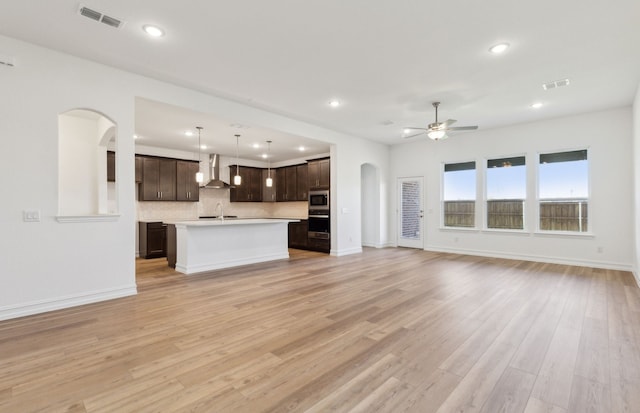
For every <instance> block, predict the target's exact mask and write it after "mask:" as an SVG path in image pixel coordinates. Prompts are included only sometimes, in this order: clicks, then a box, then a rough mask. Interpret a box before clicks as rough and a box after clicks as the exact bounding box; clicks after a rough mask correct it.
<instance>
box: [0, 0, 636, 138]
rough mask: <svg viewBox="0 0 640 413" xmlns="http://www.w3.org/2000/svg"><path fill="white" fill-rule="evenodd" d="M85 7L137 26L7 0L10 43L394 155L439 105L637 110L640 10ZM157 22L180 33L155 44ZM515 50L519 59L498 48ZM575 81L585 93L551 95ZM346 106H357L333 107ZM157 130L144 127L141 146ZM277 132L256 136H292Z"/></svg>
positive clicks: (476, 117) (504, 115)
mask: <svg viewBox="0 0 640 413" xmlns="http://www.w3.org/2000/svg"><path fill="white" fill-rule="evenodd" d="M84 4H85V5H86V6H88V7H90V8H93V9H95V10H98V11H101V12H104V13H106V14H108V15H111V16H114V17H118V18H121V19H123V20H125V21H126V24H125V25H124V27H123V28H121V29H113V28H111V27H108V26H106V25H103V24H100V23H97V22H94V21H91V20H89V19H87V18H85V17H81V16H79V15H78V14H77V10H78V6H79V3H78V2H77V1H73V0H56V1H51V0H30V1H20V2H18V1H4V2H2V3H0V33H1V34H4V35H7V36H10V37H15V38H18V39H23V40H26V41H29V42H33V43H36V44H40V45H43V46H46V47H50V48H53V49H57V50H61V51H64V52H68V53H70V54H73V55H77V56H81V57H85V58H88V59H91V60H94V61H98V62H102V63H105V64H108V65H111V66H114V67H118V68H122V69H125V70H129V71H132V72H136V73H140V74H143V75H147V76H150V77H153V78H157V79H160V80H164V81H168V82H172V83H175V84H179V85H183V86H187V87H190V88H193V89H196V90H200V91H204V92H207V93H211V94H215V95H218V96H222V97H226V98H230V99H233V100H236V101H239V102H243V103H245V104H248V105H252V106H255V107H259V108H263V109H266V110H269V111H272V112H276V113H280V114H285V115H287V116H290V117H292V118H295V119H299V120H303V121H307V122H310V123H313V124H316V125H320V126H324V127H326V128H330V129H333V130H336V131H340V132H345V133H348V134H351V135H354V136H359V137H363V138H367V139H371V140H375V141H379V142H384V143H387V144H396V143H401V142H403V141H405V142H406V140H404V139H403V138H402V128H403V126H407V125H408V126H425V125H426V124H427V123H429V122H432V121H433V116H434V114H433V108H432V107H431V102H433V101H436V100H437V101H441V102H442V106H441V108H440V118H441V119H447V118H454V119H457V120H458V124H456V125H455V126H458V125H479V126H480V128H481V129H488V128H494V127H499V126H504V125H509V124H514V123H521V122H528V121H535V120H539V119H543V118H552V117H558V116H564V115H570V114H575V113H582V112H588V111H594V110H600V109H606V108H614V107H622V106H628V105H630V104H631V103H632V99H633V96H634V94H635V91H636V89H637V87H638V82H639V81H640V25H639V24H638V21H640V1H638V0H612V1H608V2H604V1H597V0H593V1H591V0H589V1H584V0H563V1H557V0H538V1H527V2H522V1H505V0H484V1H465V0H449V1H435V0H394V1H391V0H367V1H365V0H349V1H344V0H322V1H318V0H306V1H300V0H271V1H258V0H253V1H251V0H244V1H233V2H232V1H220V0H207V1H205V0H192V1H189V2H179V1H169V0H136V1H129V0H87V1H85V2H84ZM148 23H153V24H157V25H159V26H161V27H162V28H163V29H164V30H165V31H166V36H164V37H163V38H160V39H150V38H148V37H147V36H146V34H144V33H143V31H142V29H141V27H142V26H143V25H144V24H148ZM503 41H505V42H509V43H510V44H511V48H510V49H509V50H508V51H507V53H505V54H504V55H501V56H495V55H492V54H490V53H489V52H488V48H489V47H490V46H491V45H493V44H495V43H498V42H503ZM1 53H2V51H1V50H0V54H1ZM563 78H569V79H570V81H571V84H570V86H568V87H564V88H560V89H554V90H549V91H544V90H543V89H542V87H541V85H542V84H543V83H546V82H549V81H553V80H557V79H563ZM334 98H337V99H339V100H340V101H342V102H343V105H342V107H340V108H337V109H334V108H331V107H329V106H328V102H329V101H330V100H331V99H334ZM535 101H541V102H543V103H544V104H545V106H543V107H542V108H541V109H538V110H533V109H531V108H530V107H529V105H530V104H531V103H533V102H535ZM150 105H151V106H154V105H153V103H150ZM176 118H180V116H179V115H176ZM155 119H158V118H157V117H156V118H155ZM154 121H155V120H154ZM216 121H220V122H222V124H223V125H226V126H225V127H226V128H227V129H226V130H225V131H224V133H221V134H222V135H225V136H226V138H228V139H230V140H234V138H233V134H234V133H235V131H233V130H230V129H229V123H228V120H215V119H212V120H211V122H212V124H215V122H216ZM192 123H193V122H192ZM193 126H195V125H193ZM203 126H205V127H206V129H205V131H207V133H208V131H211V132H212V133H213V132H214V130H213V128H214V127H213V126H208V125H203ZM150 127H152V125H149V124H148V122H147V121H146V120H145V118H142V117H141V118H140V119H137V121H136V130H137V131H138V132H140V134H141V135H143V136H144V135H145V134H146V132H143V130H145V131H146V128H150ZM164 127H165V128H166V129H167V130H163V131H158V132H159V133H158V135H159V134H160V132H162V133H169V132H168V129H169V128H170V127H171V125H169V124H166V125H164ZM173 127H174V128H175V129H176V130H177V129H180V130H181V129H182V128H184V126H183V125H177V124H176V125H173ZM138 128H140V130H138ZM253 128H255V126H252V128H249V129H247V130H242V131H241V134H242V135H250V134H252V131H253V130H254V129H253ZM255 130H256V131H257V128H256V129H255ZM261 132H264V134H263V133H256V135H255V136H248V137H247V140H254V139H255V140H258V139H260V140H266V139H267V138H268V136H267V135H270V136H273V137H274V142H275V138H276V137H277V136H278V135H277V134H276V133H275V132H274V131H261ZM154 134H155V132H154ZM167 136H168V135H167ZM165 138H167V137H165ZM291 138H292V139H294V140H295V139H296V137H291ZM414 139H418V138H414ZM243 140H244V139H243Z"/></svg>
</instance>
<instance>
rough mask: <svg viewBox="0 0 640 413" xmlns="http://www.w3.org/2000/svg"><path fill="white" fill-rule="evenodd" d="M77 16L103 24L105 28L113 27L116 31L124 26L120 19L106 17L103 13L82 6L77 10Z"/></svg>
mask: <svg viewBox="0 0 640 413" xmlns="http://www.w3.org/2000/svg"><path fill="white" fill-rule="evenodd" d="M78 14H80V15H81V16H84V17H87V18H89V19H91V20H95V21H97V22H100V23H104V24H106V25H107V26H111V27H115V28H116V29H119V28H121V27H122V26H123V25H124V22H123V21H122V19H118V18H115V17H112V16H107V15H106V14H104V13H101V12H99V11H96V10H93V9H90V8H88V7H86V6H83V5H80V8H78Z"/></svg>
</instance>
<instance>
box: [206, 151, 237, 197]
mask: <svg viewBox="0 0 640 413" xmlns="http://www.w3.org/2000/svg"><path fill="white" fill-rule="evenodd" d="M209 174H210V175H209V176H210V177H211V180H210V181H209V182H207V184H206V185H204V186H203V187H202V188H217V189H219V188H230V187H231V186H230V185H229V184H228V183H226V182H224V181H223V180H222V179H220V155H219V154H217V153H212V154H210V155H209Z"/></svg>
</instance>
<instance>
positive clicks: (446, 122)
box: [444, 119, 457, 126]
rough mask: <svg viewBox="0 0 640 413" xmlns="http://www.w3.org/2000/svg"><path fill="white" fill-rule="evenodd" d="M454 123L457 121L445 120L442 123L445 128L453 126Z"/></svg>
mask: <svg viewBox="0 0 640 413" xmlns="http://www.w3.org/2000/svg"><path fill="white" fill-rule="evenodd" d="M456 122H457V120H455V119H447V120H446V121H445V122H444V125H445V126H449V125H452V124H454V123H456Z"/></svg>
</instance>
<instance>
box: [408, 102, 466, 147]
mask: <svg viewBox="0 0 640 413" xmlns="http://www.w3.org/2000/svg"><path fill="white" fill-rule="evenodd" d="M432 105H433V107H434V108H435V110H436V121H435V122H433V123H430V124H429V125H428V126H427V127H426V128H416V127H413V126H407V127H406V128H405V129H404V133H405V134H406V133H407V131H409V130H412V129H416V130H421V131H422V132H419V133H416V134H414V135H409V136H405V138H413V137H414V136H418V135H420V134H422V133H425V131H426V133H427V136H428V137H429V138H430V139H433V140H434V141H439V140H442V139H446V138H448V137H449V136H448V135H447V132H448V131H462V130H476V129H478V127H477V126H454V127H451V126H450V125H452V124H453V123H455V122H457V121H456V120H455V119H447V120H446V121H444V122H438V106H440V102H433V103H432Z"/></svg>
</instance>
